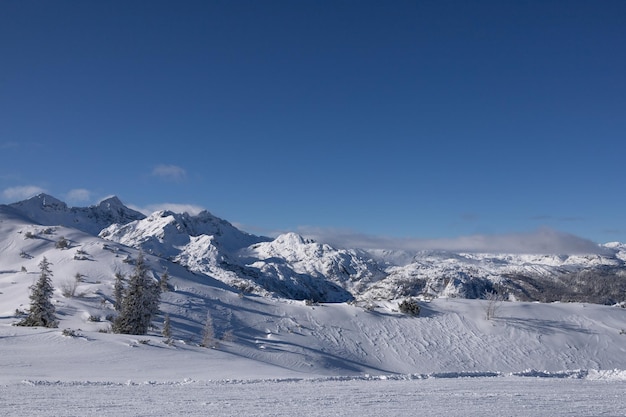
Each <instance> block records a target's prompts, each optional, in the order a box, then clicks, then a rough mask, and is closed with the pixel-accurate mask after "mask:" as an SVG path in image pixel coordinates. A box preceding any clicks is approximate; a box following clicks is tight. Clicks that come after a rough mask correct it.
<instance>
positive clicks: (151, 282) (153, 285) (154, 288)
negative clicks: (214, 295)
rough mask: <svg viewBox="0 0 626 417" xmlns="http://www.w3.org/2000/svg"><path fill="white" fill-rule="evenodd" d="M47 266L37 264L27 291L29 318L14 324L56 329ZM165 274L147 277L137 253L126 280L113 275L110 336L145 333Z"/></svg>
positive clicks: (166, 332) (209, 323) (208, 342)
mask: <svg viewBox="0 0 626 417" xmlns="http://www.w3.org/2000/svg"><path fill="white" fill-rule="evenodd" d="M50 265H51V264H50V262H48V260H47V259H46V258H45V257H44V258H43V260H42V261H41V262H40V263H39V269H40V275H39V279H38V281H37V282H36V283H35V284H34V285H33V286H31V287H30V290H31V294H30V301H31V303H30V309H29V314H28V316H27V317H25V318H24V319H23V320H21V321H20V322H18V323H17V325H18V326H42V327H57V326H58V320H57V319H56V309H55V307H54V304H53V302H52V296H53V293H54V288H53V286H52V280H51V277H52V271H51V270H50ZM168 279H169V274H168V273H167V272H165V273H164V274H163V275H162V276H161V278H160V280H159V281H157V280H155V279H153V278H152V277H151V274H149V270H148V266H147V265H146V261H145V258H144V255H143V253H141V252H140V253H139V255H138V256H137V259H136V261H135V269H134V271H133V273H132V274H131V275H130V276H129V277H128V279H126V278H125V277H124V275H122V274H121V273H117V274H115V284H114V287H113V296H114V298H115V304H114V306H115V310H116V311H118V315H117V317H115V318H114V319H113V324H112V327H111V330H112V331H113V333H123V334H134V335H144V334H146V333H148V330H149V329H150V325H151V323H152V321H153V319H154V317H155V316H156V315H157V314H158V313H159V303H160V299H161V293H162V292H165V291H167V290H168ZM162 334H163V337H165V339H166V343H168V344H172V343H173V341H172V332H171V323H170V317H169V315H165V320H164V323H163V330H162ZM200 345H201V346H204V347H216V339H215V334H214V331H213V320H212V319H211V315H210V313H207V317H206V322H205V326H204V329H203V332H202V342H201V344H200Z"/></svg>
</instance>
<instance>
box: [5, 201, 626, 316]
mask: <svg viewBox="0 0 626 417" xmlns="http://www.w3.org/2000/svg"><path fill="white" fill-rule="evenodd" d="M0 212H1V213H3V215H4V216H5V218H7V219H9V218H12V219H19V220H20V221H21V222H32V223H33V224H39V225H48V226H55V225H58V226H65V227H68V228H72V229H77V230H80V231H83V232H86V233H89V234H91V235H94V236H99V237H100V238H103V239H106V240H109V241H113V242H116V243H118V244H121V245H125V246H127V247H133V248H137V249H141V250H143V251H144V252H145V253H148V254H151V255H154V256H157V257H160V258H162V259H164V260H169V261H172V262H175V263H176V264H178V265H180V266H182V267H184V268H186V269H187V270H189V271H192V272H194V273H196V274H199V275H201V276H206V277H208V278H214V279H217V280H219V281H221V282H223V283H225V284H226V285H228V286H230V287H231V288H235V289H236V290H238V291H241V292H244V293H256V294H259V295H263V296H271V297H280V298H287V299H297V300H303V299H307V300H312V301H321V302H343V301H349V300H353V299H356V300H358V301H368V300H369V301H371V300H392V299H400V298H405V297H425V298H436V297H441V296H445V297H459V298H483V297H484V296H485V294H487V293H497V294H498V296H499V297H503V298H506V299H510V300H524V301H584V302H593V303H601V304H615V303H620V302H624V301H626V300H625V298H626V296H625V294H626V245H624V244H622V243H617V242H614V243H609V244H606V245H603V246H602V248H601V249H602V250H600V251H598V252H599V254H588V255H584V254H582V255H581V254H575V255H571V254H570V255H568V254H563V255H552V254H550V255H545V254H536V255H529V254H484V253H455V252H446V251H419V252H414V253H411V252H407V251H394V250H384V249H383V250H378V251H369V252H368V251H365V250H360V249H356V248H354V249H350V248H335V247H332V246H330V245H328V244H324V243H319V242H315V241H313V240H311V239H306V238H305V237H303V236H300V235H298V234H295V233H286V234H282V235H280V236H277V237H276V238H269V237H263V236H255V235H252V234H249V233H246V232H243V231H241V230H239V229H237V228H236V227H235V226H233V225H232V224H231V223H229V222H228V221H226V220H223V219H220V218H218V217H216V216H214V215H212V214H211V213H209V212H208V211H203V212H201V213H199V214H197V215H190V214H188V213H182V214H181V213H174V212H172V211H158V212H155V213H153V214H151V215H150V216H148V217H146V216H144V215H143V214H141V213H139V212H137V211H134V210H132V209H129V208H128V207H126V206H124V204H122V202H121V201H120V200H119V199H118V198H116V197H111V198H109V199H106V200H104V201H102V202H100V203H99V204H98V205H96V206H91V207H86V208H68V207H67V205H66V204H65V203H63V202H61V201H59V200H57V199H55V198H54V197H51V196H49V195H46V194H40V195H38V196H36V197H33V198H31V199H29V200H25V201H22V202H19V203H14V204H10V205H8V206H0Z"/></svg>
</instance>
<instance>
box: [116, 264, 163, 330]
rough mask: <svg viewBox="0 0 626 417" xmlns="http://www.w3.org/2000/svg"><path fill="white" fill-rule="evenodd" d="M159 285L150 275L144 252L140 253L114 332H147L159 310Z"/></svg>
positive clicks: (125, 292)
mask: <svg viewBox="0 0 626 417" xmlns="http://www.w3.org/2000/svg"><path fill="white" fill-rule="evenodd" d="M160 295H161V292H160V288H159V285H158V284H157V283H156V281H154V280H153V279H151V278H150V277H149V276H148V267H147V265H146V262H145V259H144V257H143V253H141V252H140V253H139V256H138V257H137V261H136V262H135V270H134V271H133V274H132V275H131V276H130V277H129V279H128V286H127V287H126V288H125V289H124V296H123V299H122V305H121V309H120V315H119V316H117V318H116V319H115V320H114V322H113V326H112V330H113V332H114V333H124V334H146V333H147V332H148V328H149V327H150V323H151V322H152V318H153V317H154V316H155V315H156V314H157V313H158V311H159V298H160Z"/></svg>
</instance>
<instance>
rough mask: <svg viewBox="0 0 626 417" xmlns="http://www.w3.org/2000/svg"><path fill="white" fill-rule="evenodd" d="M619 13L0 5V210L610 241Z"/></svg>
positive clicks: (381, 4)
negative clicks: (24, 204)
mask: <svg viewBox="0 0 626 417" xmlns="http://www.w3.org/2000/svg"><path fill="white" fill-rule="evenodd" d="M625 22H626V2H624V1H601V2H592V1H549V0H548V1H545V0H541V1H518V2H513V1H472V2H468V1H391V2H388V1H377V2H373V1H185V2H177V1H152V0H151V1H132V2H127V1H107V2H95V1H54V2H51V1H17V0H16V1H10V0H9V1H3V2H1V3H0V60H1V65H0V200H1V201H0V202H3V203H7V202H13V201H17V200H20V199H22V198H26V197H28V196H29V195H32V194H33V193H36V192H38V191H45V192H48V193H50V194H52V195H54V196H56V197H58V198H60V199H63V200H65V201H67V202H68V204H70V205H78V206H83V205H90V204H94V203H96V202H97V201H98V200H99V199H102V198H103V197H106V196H109V195H112V194H115V195H118V196H119V197H120V198H121V199H122V200H123V201H124V202H125V203H127V204H129V205H133V206H135V207H141V208H144V209H151V208H158V207H163V206H164V204H181V205H188V206H193V207H202V208H205V209H208V210H209V211H211V212H212V213H214V214H216V215H218V216H220V217H223V218H225V219H227V220H229V221H231V222H235V223H236V224H238V225H241V226H242V227H243V228H244V230H247V231H249V232H252V233H266V234H269V233H272V232H275V231H284V230H295V231H302V232H307V231H308V232H310V233H313V234H317V235H319V236H322V235H324V234H328V233H333V232H336V231H339V232H341V233H342V234H344V235H348V234H354V235H357V236H358V235H368V236H369V237H372V236H384V237H390V238H399V239H422V240H432V239H435V240H436V239H456V238H460V237H465V236H502V235H504V236H509V235H513V236H524V235H525V234H533V233H539V232H537V231H543V232H541V233H544V234H545V230H556V231H560V232H563V233H569V234H573V235H576V236H580V237H583V238H586V239H590V240H593V241H595V242H607V241H614V240H619V241H623V242H624V241H626V210H625V208H626V192H625V184H626V175H625V170H624V150H625V149H626V141H625V139H626V137H625V132H626V75H625V74H626V24H625Z"/></svg>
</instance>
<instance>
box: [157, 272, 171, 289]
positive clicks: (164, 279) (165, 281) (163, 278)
mask: <svg viewBox="0 0 626 417" xmlns="http://www.w3.org/2000/svg"><path fill="white" fill-rule="evenodd" d="M169 279H170V274H168V272H167V271H165V272H163V275H161V281H160V282H159V286H160V287H161V292H168V291H169V288H168V287H167V285H168V281H169Z"/></svg>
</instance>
